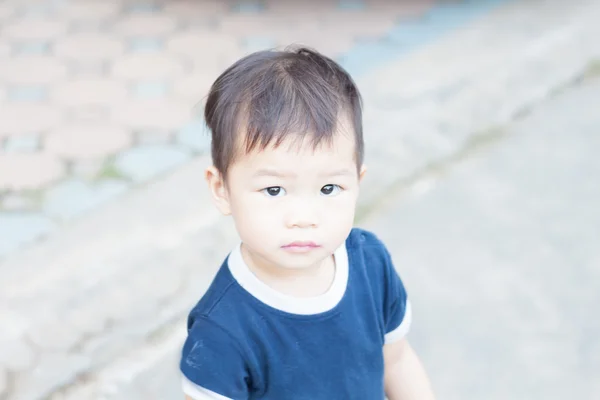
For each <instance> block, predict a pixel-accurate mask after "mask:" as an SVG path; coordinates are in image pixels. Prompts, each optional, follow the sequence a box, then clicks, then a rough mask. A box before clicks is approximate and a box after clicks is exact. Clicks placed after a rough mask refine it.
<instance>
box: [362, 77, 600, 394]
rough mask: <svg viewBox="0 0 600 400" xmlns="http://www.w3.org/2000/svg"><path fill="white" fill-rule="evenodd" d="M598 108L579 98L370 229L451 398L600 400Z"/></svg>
mask: <svg viewBox="0 0 600 400" xmlns="http://www.w3.org/2000/svg"><path fill="white" fill-rule="evenodd" d="M599 102H600V78H597V79H596V80H595V81H592V82H585V83H583V84H581V85H578V86H577V87H574V88H570V89H567V90H566V91H565V92H564V93H563V94H560V95H559V96H557V97H556V98H553V99H551V100H549V101H547V102H546V103H544V104H542V105H540V106H539V107H536V108H535V110H533V112H532V113H531V114H530V115H527V116H526V117H524V118H523V119H522V120H520V121H518V122H515V123H514V124H511V125H510V126H508V127H507V128H506V129H507V130H506V131H505V134H506V136H504V137H502V139H501V140H498V142H495V143H493V144H490V145H489V146H486V147H484V148H480V149H478V150H476V151H473V152H472V153H471V154H468V155H467V156H466V159H464V160H462V161H460V162H457V163H456V164H455V165H451V166H448V167H446V169H445V170H444V171H443V173H442V174H441V175H438V176H435V177H432V179H429V180H424V181H422V182H420V183H419V184H418V185H417V186H415V187H414V188H413V190H412V191H407V192H405V193H403V194H402V195H401V196H399V197H396V198H395V199H394V200H393V201H391V207H388V208H385V209H381V210H379V211H378V216H376V217H375V218H374V219H373V220H372V221H370V222H369V223H368V224H367V225H368V226H369V228H371V229H373V230H375V231H377V232H378V233H380V235H381V237H382V239H384V240H385V241H386V242H387V243H388V244H389V246H390V248H391V249H392V253H393V257H394V259H395V262H396V264H397V268H398V270H399V271H400V273H401V275H402V277H403V279H404V281H405V284H406V285H407V288H408V290H409V291H410V293H411V297H412V300H413V302H414V303H413V305H414V316H415V322H414V329H413V332H412V333H411V339H412V341H413V343H414V344H415V346H416V348H417V349H418V350H419V352H420V353H421V354H422V355H423V358H424V360H425V363H426V364H427V366H428V369H429V370H430V371H431V373H432V379H433V381H434V383H435V386H436V388H437V391H438V392H439V394H440V399H446V400H453V399H457V400H458V399H498V400H500V399H523V400H530V399H548V400H550V399H556V400H559V399H567V398H573V399H580V400H593V399H598V398H600V380H599V379H598V377H599V376H600V341H599V340H598V337H600V320H599V319H598V318H597V313H596V308H597V305H598V304H600V246H599V244H600V207H599V206H598V204H600V159H599V158H598V149H600V134H599V129H600V113H599V112H598V109H597V107H595V106H594V105H595V104H599Z"/></svg>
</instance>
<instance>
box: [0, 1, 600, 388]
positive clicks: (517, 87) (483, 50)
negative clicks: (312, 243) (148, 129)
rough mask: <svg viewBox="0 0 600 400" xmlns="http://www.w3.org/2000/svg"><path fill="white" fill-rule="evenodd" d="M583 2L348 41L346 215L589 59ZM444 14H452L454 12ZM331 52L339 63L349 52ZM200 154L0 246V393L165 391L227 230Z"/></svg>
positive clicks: (485, 135)
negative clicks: (51, 227) (358, 177)
mask: <svg viewBox="0 0 600 400" xmlns="http://www.w3.org/2000/svg"><path fill="white" fill-rule="evenodd" d="M2 4H4V3H2ZM478 4H479V3H478ZM488 4H489V3H488ZM549 5H550V6H549ZM599 7H600V4H598V3H597V2H595V1H591V0H590V1H580V2H577V4H573V3H570V4H565V2H559V1H556V2H549V3H544V4H539V3H535V2H531V3H529V2H527V3H512V4H510V5H507V6H503V7H500V8H498V9H497V11H496V12H494V13H493V14H488V15H486V16H482V17H481V18H479V19H477V20H476V21H474V22H472V23H470V24H467V25H465V26H464V27H463V28H462V29H457V30H455V31H454V32H453V33H452V34H449V35H446V36H443V37H441V36H440V37H438V38H437V39H436V40H435V41H431V42H429V44H428V45H427V46H422V47H420V48H414V49H413V51H412V53H411V54H410V57H400V58H399V59H397V60H394V59H393V58H394V57H393V56H392V57H391V58H390V49H392V48H394V47H392V48H390V47H387V48H386V47H385V46H384V45H383V44H382V43H384V44H386V43H387V45H389V46H395V45H394V44H393V43H394V42H393V40H391V39H390V38H391V37H392V36H391V34H390V35H389V37H388V39H386V40H384V41H382V42H377V41H375V42H373V43H372V45H371V47H368V46H367V47H363V49H365V50H364V51H367V50H366V49H367V48H370V49H371V50H369V51H372V53H369V54H371V57H372V58H373V59H374V60H377V59H379V60H383V62H382V64H381V65H380V66H379V67H378V68H377V69H376V70H374V71H373V72H368V71H363V72H362V74H361V72H360V70H358V71H359V73H358V75H359V86H360V87H361V90H362V91H363V95H364V98H365V103H366V104H367V108H366V110H365V129H366V131H367V132H368V134H367V160H368V162H369V167H370V175H369V179H368V180H367V181H365V186H364V191H363V196H362V199H361V205H360V207H361V214H363V215H364V214H366V213H367V211H368V210H370V209H373V208H374V207H375V208H376V207H379V206H381V199H385V198H386V194H387V193H389V192H390V190H394V189H396V188H398V187H403V186H406V185H408V184H409V183H411V182H413V181H415V180H418V179H419V177H420V176H421V175H422V174H423V171H429V170H431V169H432V168H431V166H432V165H433V166H435V165H437V164H439V163H440V162H441V163H442V164H443V163H444V162H448V161H444V160H453V159H455V158H457V157H460V155H461V154H463V153H464V152H465V149H469V148H471V147H473V146H475V145H477V144H478V143H481V142H482V141H489V140H492V139H494V138H495V137H496V136H497V135H496V134H495V132H496V131H495V130H490V129H489V127H490V126H497V125H498V124H504V123H507V122H508V121H510V120H511V119H513V118H514V117H515V116H517V115H519V114H522V113H523V111H524V110H526V109H527V108H530V107H532V106H534V105H536V104H537V103H539V102H540V101H542V100H543V99H544V98H545V97H547V96H548V95H550V94H552V93H553V92H555V91H556V90H558V89H560V88H562V87H564V86H565V84H569V83H570V82H572V81H573V80H574V79H575V78H577V77H579V76H581V74H582V73H583V72H584V71H585V69H586V68H587V66H588V65H589V63H590V62H592V61H593V60H594V59H595V58H597V57H599V56H600V48H599V46H598V44H597V40H596V38H597V37H599V35H600V26H598V25H597V21H596V19H595V16H596V15H598V12H599ZM441 9H443V10H446V11H445V12H447V13H449V11H448V10H452V8H447V7H446V8H441ZM454 10H456V9H454ZM462 10H463V12H464V11H465V10H468V8H463V9H462ZM479 10H480V11H481V9H479ZM480 11H479V12H480ZM466 14H467V15H470V16H473V15H474V14H475V13H466ZM433 15H435V13H434V14H433ZM449 15H454V17H453V18H454V19H451V21H454V22H456V21H464V19H462V18H463V17H460V16H461V15H463V14H461V13H458V12H457V13H454V14H452V13H450V14H449ZM459 17H460V18H459ZM431 20H433V21H435V20H436V19H435V18H432V19H431ZM404 26H405V27H407V28H404V29H409V30H410V29H413V30H414V31H418V30H419V29H423V28H418V26H420V25H418V24H416V25H410V24H406V23H405V24H404ZM409 26H412V27H411V28H408V27H409ZM444 26H445V27H446V28H448V27H449V26H450V27H451V26H455V25H452V24H449V25H448V24H447V25H444ZM507 27H510V29H507ZM414 31H413V32H414ZM440 31H443V30H441V29H440V30H439V31H438V32H440ZM427 32H429V31H427ZM421 33H423V31H422V30H421ZM405 35H406V33H405ZM378 43H379V44H378ZM373 49H375V50H373ZM396 49H397V47H396ZM361 51H362V50H361ZM346 54H351V53H346ZM352 54H354V53H352ZM365 54H366V53H365ZM342 58H343V57H342ZM345 59H346V63H347V64H346V65H350V66H351V68H360V67H361V66H363V64H364V63H360V62H356V63H354V64H351V62H350V60H352V58H351V57H346V58H345ZM352 65H354V66H353V67H352ZM440 160H441V161H440ZM207 163H208V158H207V157H206V156H204V155H199V157H196V158H194V159H193V160H191V161H190V162H189V163H187V164H185V165H183V166H181V167H179V168H177V169H176V170H175V171H174V172H173V173H172V174H170V175H168V176H165V177H164V178H162V179H157V180H154V181H153V182H151V183H149V184H146V185H142V186H140V187H138V189H137V190H134V191H129V192H128V193H125V194H124V195H122V196H121V197H120V199H119V201H118V202H109V203H107V204H105V205H104V207H100V208H97V209H96V210H95V212H93V213H87V214H85V215H83V216H82V217H81V218H78V219H75V220H73V221H71V222H70V223H69V224H67V225H65V226H64V227H63V228H62V229H60V230H59V231H57V233H56V234H54V235H51V236H50V237H49V238H48V239H47V240H45V241H43V242H41V243H39V244H37V245H35V246H31V247H30V248H29V249H27V250H26V251H21V252H12V253H11V254H10V255H9V256H8V257H7V258H6V259H5V261H4V263H3V264H2V265H0V314H1V315H2V318H0V332H1V333H0V393H2V395H3V396H4V397H5V398H9V399H42V398H51V396H52V395H51V394H54V395H53V396H52V397H53V398H73V399H75V398H78V399H81V398H85V399H98V398H127V395H129V398H145V399H147V398H156V399H161V398H162V399H164V398H173V397H172V396H175V392H173V391H174V390H175V391H176V390H177V387H176V386H177V383H176V382H175V381H173V378H172V377H173V374H174V373H175V369H174V366H173V364H172V363H171V362H172V360H173V354H176V352H177V351H178V347H179V346H180V343H181V338H182V335H183V333H184V332H183V327H184V324H183V318H184V317H185V313H186V310H187V309H188V308H189V307H190V305H191V304H192V303H193V301H195V300H196V299H197V298H198V296H199V294H200V293H202V291H203V290H204V289H205V287H206V285H207V283H208V281H209V279H210V276H211V275H212V274H213V273H214V269H215V267H216V266H218V263H219V262H220V261H221V258H222V256H223V254H225V252H226V251H227V250H228V249H229V248H230V246H231V244H232V243H233V242H234V241H235V235H234V233H233V231H232V229H231V226H230V225H229V222H228V220H224V219H221V218H219V215H218V214H217V213H216V212H215V210H214V207H213V206H212V205H211V204H210V201H209V200H208V196H207V193H206V191H205V188H204V185H202V170H203V167H204V166H205V165H206V164H207ZM390 166H395V167H396V168H395V169H392V168H390ZM0 226H1V224H0ZM11 233H12V231H11ZM160 367H163V368H165V369H160ZM157 371H159V372H158V373H156V372H157ZM2 395H0V398H2ZM136 396H137V397H136ZM177 398H178V397H177Z"/></svg>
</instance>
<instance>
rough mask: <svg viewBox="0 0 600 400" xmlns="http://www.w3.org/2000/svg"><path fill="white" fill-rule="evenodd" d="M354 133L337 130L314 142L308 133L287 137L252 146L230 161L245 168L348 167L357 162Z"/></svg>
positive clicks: (312, 168)
mask: <svg viewBox="0 0 600 400" xmlns="http://www.w3.org/2000/svg"><path fill="white" fill-rule="evenodd" d="M355 147H356V146H355V141H354V137H353V136H351V135H349V134H345V133H342V132H336V133H335V134H334V135H333V137H332V138H331V140H322V141H321V142H320V143H318V144H317V145H316V146H315V145H314V144H313V138H311V137H310V135H306V136H304V137H299V136H295V137H290V138H289V139H286V140H284V141H283V142H282V143H281V144H279V145H277V146H276V145H274V144H269V145H268V146H267V147H266V148H264V149H259V148H255V149H253V150H252V151H250V152H248V153H246V154H243V155H240V156H239V157H237V160H236V162H234V164H233V165H232V167H235V166H236V165H237V166H238V167H242V168H244V169H247V170H254V169H258V168H263V167H271V168H281V169H289V170H295V171H300V170H306V171H312V170H315V169H319V170H322V169H327V168H329V167H331V168H333V167H336V168H337V167H348V168H353V167H355V165H356V151H355Z"/></svg>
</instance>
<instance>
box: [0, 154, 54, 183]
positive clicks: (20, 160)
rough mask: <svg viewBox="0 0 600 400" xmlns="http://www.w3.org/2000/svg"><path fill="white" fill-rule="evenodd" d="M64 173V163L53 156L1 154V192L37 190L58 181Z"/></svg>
mask: <svg viewBox="0 0 600 400" xmlns="http://www.w3.org/2000/svg"><path fill="white" fill-rule="evenodd" d="M64 173H65V166H64V164H63V162H62V161H61V160H59V159H58V158H57V157H55V156H54V155H52V154H48V153H40V152H35V153H6V154H0V190H2V189H7V190H28V189H33V190H36V189H39V188H41V187H43V186H45V185H48V184H49V183H51V182H54V181H56V180H58V179H59V178H60V177H61V176H62V175H63V174H64Z"/></svg>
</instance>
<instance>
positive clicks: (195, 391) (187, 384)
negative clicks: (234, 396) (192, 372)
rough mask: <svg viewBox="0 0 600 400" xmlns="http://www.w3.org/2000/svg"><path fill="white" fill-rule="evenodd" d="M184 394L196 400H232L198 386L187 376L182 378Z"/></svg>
mask: <svg viewBox="0 0 600 400" xmlns="http://www.w3.org/2000/svg"><path fill="white" fill-rule="evenodd" d="M181 383H182V387H183V393H184V394H185V395H186V396H189V397H191V398H192V399H194V400H231V399H230V398H229V397H225V396H221V395H220V394H218V393H215V392H213V391H211V390H208V389H204V388H203V387H202V386H198V385H196V384H195V383H194V382H192V381H190V380H189V379H188V378H186V377H185V376H182V377H181Z"/></svg>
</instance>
